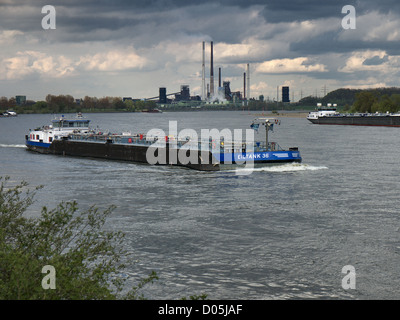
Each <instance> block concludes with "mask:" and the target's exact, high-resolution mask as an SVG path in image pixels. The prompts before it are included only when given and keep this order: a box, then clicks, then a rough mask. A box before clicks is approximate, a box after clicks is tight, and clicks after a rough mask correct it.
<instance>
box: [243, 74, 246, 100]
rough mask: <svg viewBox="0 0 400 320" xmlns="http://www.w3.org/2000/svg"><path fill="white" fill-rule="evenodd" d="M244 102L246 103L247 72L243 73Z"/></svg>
mask: <svg viewBox="0 0 400 320" xmlns="http://www.w3.org/2000/svg"><path fill="white" fill-rule="evenodd" d="M243 100H244V101H246V72H245V73H243Z"/></svg>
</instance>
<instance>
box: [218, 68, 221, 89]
mask: <svg viewBox="0 0 400 320" xmlns="http://www.w3.org/2000/svg"><path fill="white" fill-rule="evenodd" d="M218 88H221V68H219V69H218Z"/></svg>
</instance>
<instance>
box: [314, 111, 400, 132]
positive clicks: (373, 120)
mask: <svg viewBox="0 0 400 320" xmlns="http://www.w3.org/2000/svg"><path fill="white" fill-rule="evenodd" d="M307 120H309V121H310V122H312V123H314V124H326V125H350V126H382V127H400V114H399V113H388V112H387V113H339V112H337V111H336V108H335V107H333V108H332V107H329V106H328V107H321V106H319V107H318V109H317V110H316V111H312V112H310V113H309V114H308V116H307Z"/></svg>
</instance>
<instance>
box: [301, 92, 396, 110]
mask: <svg viewBox="0 0 400 320" xmlns="http://www.w3.org/2000/svg"><path fill="white" fill-rule="evenodd" d="M399 95H400V88H395V87H391V88H376V89H337V90H335V91H332V92H329V93H328V94H327V95H326V96H325V97H323V98H317V97H313V96H309V97H305V98H303V99H301V100H300V101H299V102H298V103H296V105H297V106H316V105H317V103H322V104H323V105H327V104H328V103H332V104H334V103H336V104H337V105H338V107H339V108H340V109H343V110H344V111H349V112H377V111H378V112H386V111H389V112H397V111H399V110H400V104H399V103H400V100H399Z"/></svg>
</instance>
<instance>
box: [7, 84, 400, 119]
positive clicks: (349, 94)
mask: <svg viewBox="0 0 400 320" xmlns="http://www.w3.org/2000/svg"><path fill="white" fill-rule="evenodd" d="M317 103H322V104H323V105H327V104H328V103H332V104H337V105H338V108H339V109H341V110H343V111H348V112H387V111H389V112H397V111H400V88H377V89H368V90H362V89H337V90H335V91H332V92H329V93H328V94H327V95H326V96H325V97H323V98H318V97H313V96H309V97H305V98H303V99H301V100H300V101H299V102H296V103H289V104H288V103H282V102H275V101H264V100H263V99H261V96H260V99H259V100H255V99H251V100H250V101H249V103H248V106H243V104H242V103H241V102H239V103H229V104H201V103H199V102H187V103H185V102H181V103H177V104H170V105H167V106H166V107H165V108H166V109H168V111H193V110H199V109H201V110H241V109H242V108H248V109H249V110H256V111H273V110H296V109H297V110H299V109H301V110H305V109H314V108H315V107H316V106H317ZM159 107H161V106H158V104H157V103H156V102H155V101H143V100H137V99H136V100H135V99H122V98H120V97H103V98H96V97H89V96H86V97H85V98H84V99H74V97H72V96H71V95H58V96H55V95H51V94H49V95H47V96H46V100H45V101H37V102H36V101H31V100H27V101H26V102H25V103H24V104H22V105H17V101H16V99H15V98H14V97H12V98H10V99H7V98H6V97H1V98H0V112H2V111H3V112H4V111H6V110H14V111H16V112H17V113H19V114H22V113H61V112H66V113H67V112H71V113H73V112H140V111H142V110H152V109H155V108H159Z"/></svg>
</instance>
